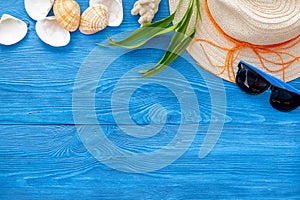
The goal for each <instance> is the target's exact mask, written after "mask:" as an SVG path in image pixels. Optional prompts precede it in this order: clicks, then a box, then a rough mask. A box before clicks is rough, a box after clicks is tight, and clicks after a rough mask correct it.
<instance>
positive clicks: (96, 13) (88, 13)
mask: <svg viewBox="0 0 300 200" xmlns="http://www.w3.org/2000/svg"><path fill="white" fill-rule="evenodd" d="M107 25H108V11H107V8H106V6H104V5H101V4H99V5H95V6H90V7H89V8H88V9H86V10H85V11H84V12H83V13H82V16H81V21H80V27H79V30H80V32H81V33H83V34H93V33H97V32H98V31H101V30H103V29H104V28H106V26H107Z"/></svg>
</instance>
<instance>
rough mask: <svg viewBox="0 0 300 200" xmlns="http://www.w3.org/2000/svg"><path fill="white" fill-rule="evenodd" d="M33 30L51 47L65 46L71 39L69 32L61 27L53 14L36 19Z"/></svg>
mask: <svg viewBox="0 0 300 200" xmlns="http://www.w3.org/2000/svg"><path fill="white" fill-rule="evenodd" d="M35 30H36V33H37V35H38V36H39V38H40V39H41V40H42V41H43V42H45V43H46V44H49V45H51V46H53V47H62V46H66V45H67V44H69V42H70V39H71V36H70V32H69V31H67V30H65V29H64V28H62V27H61V26H60V25H59V23H58V22H57V20H56V19H55V17H54V16H51V17H46V18H44V19H42V20H39V21H37V22H36V25H35Z"/></svg>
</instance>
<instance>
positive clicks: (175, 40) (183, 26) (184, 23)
mask: <svg viewBox="0 0 300 200" xmlns="http://www.w3.org/2000/svg"><path fill="white" fill-rule="evenodd" d="M193 8H194V2H193V1H192V3H191V2H190V5H189V7H188V9H187V10H186V13H185V14H184V16H183V18H182V20H181V21H180V22H179V24H178V26H179V28H178V29H177V32H175V33H174V35H173V37H172V39H171V41H170V44H169V46H168V49H167V51H166V53H165V55H164V56H163V58H162V59H161V60H160V61H159V62H158V63H163V62H164V61H165V60H166V59H168V57H169V55H170V54H171V53H172V52H173V51H174V49H175V47H176V46H177V45H178V44H179V43H180V42H181V41H182V39H183V38H184V36H185V32H186V30H187V27H188V25H189V22H190V20H191V17H192V15H193Z"/></svg>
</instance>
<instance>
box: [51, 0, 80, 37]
mask: <svg viewBox="0 0 300 200" xmlns="http://www.w3.org/2000/svg"><path fill="white" fill-rule="evenodd" d="M53 12H54V15H55V17H56V20H57V21H58V23H59V24H60V25H61V26H62V27H63V28H64V29H66V30H67V31H70V32H73V31H76V29H77V28H78V26H79V23H80V7H79V5H78V3H77V2H76V1H74V0H56V1H55V3H54V6H53Z"/></svg>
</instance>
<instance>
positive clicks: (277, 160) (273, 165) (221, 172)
mask: <svg viewBox="0 0 300 200" xmlns="http://www.w3.org/2000/svg"><path fill="white" fill-rule="evenodd" d="M78 3H79V4H80V6H81V9H82V10H84V9H86V8H87V7H88V1H87V0H78ZM123 4H124V21H123V23H122V25H121V26H120V27H109V28H107V29H105V30H104V31H102V32H100V33H97V34H95V35H91V36H86V35H83V34H81V33H80V32H79V31H76V32H74V33H72V34H71V37H72V39H71V42H70V44H69V45H68V46H67V47H62V48H53V47H50V46H48V45H46V44H44V43H43V42H41V41H40V40H39V39H38V37H37V35H36V33H35V28H34V27H35V22H34V21H33V20H31V19H30V18H29V16H28V15H27V14H26V12H25V9H24V3H23V1H22V0H12V1H1V3H0V15H2V14H4V13H7V14H11V15H14V16H16V17H18V18H20V19H23V20H25V21H27V22H28V23H29V25H30V26H29V32H28V34H27V36H26V37H25V38H24V40H22V41H21V42H20V43H18V44H16V45H13V46H1V45H0V70H1V73H0V199H100V198H101V199H300V170H299V169H300V124H299V121H300V112H299V111H300V110H299V108H298V109H297V110H295V111H293V112H290V113H281V112H278V111H276V110H273V109H272V108H271V106H270V105H269V103H268V97H269V95H270V92H269V91H268V92H265V93H264V94H261V95H259V96H249V95H247V94H244V93H243V92H240V91H239V90H238V89H237V87H236V86H235V85H234V84H232V83H229V82H225V81H222V80H220V79H217V78H215V77H213V76H212V75H210V74H209V73H207V72H205V71H204V70H202V69H201V68H197V69H196V68H195V67H194V66H193V65H192V64H191V63H189V62H192V59H191V58H190V57H189V55H187V54H184V56H183V57H181V58H179V59H178V60H176V62H174V63H173V64H172V66H171V68H170V70H171V69H172V70H171V71H167V72H168V73H164V74H160V75H158V76H156V77H155V78H152V79H148V80H147V81H146V80H145V84H144V85H142V82H143V80H138V81H139V83H141V86H140V87H137V88H131V87H135V85H134V84H133V86H131V85H130V84H131V83H132V82H134V81H137V80H134V79H132V78H133V77H134V76H131V75H129V78H128V77H127V79H126V81H127V82H126V81H125V82H124V83H125V84H124V83H123V84H122V82H121V81H120V80H124V76H126V73H127V72H129V71H132V70H133V71H135V70H136V69H138V68H145V67H149V66H150V65H151V63H154V62H156V61H158V59H159V58H160V56H162V54H163V50H160V49H159V47H151V46H150V47H149V48H143V49H139V50H133V51H128V52H126V51H123V50H120V49H118V48H115V49H110V48H107V49H106V48H101V47H97V46H96V45H95V43H96V42H103V41H105V40H106V35H107V34H109V35H111V36H112V37H115V38H120V34H121V35H122V33H124V34H126V32H127V33H128V31H132V30H134V29H136V28H138V27H139V24H138V23H137V20H138V17H137V16H131V14H130V10H131V8H132V6H133V4H134V1H133V0H128V1H124V2H123ZM168 14H169V12H168V2H167V1H166V0H163V1H162V3H161V6H160V10H159V12H158V14H157V15H156V18H155V19H160V18H163V17H165V16H167V15H168ZM162 41H164V42H162ZM153 43H155V44H159V45H161V46H162V48H165V46H166V45H167V43H168V42H167V40H165V39H164V38H163V39H162V40H161V41H160V40H158V41H154V42H153ZM159 45H158V46H159ZM95 52H96V53H95ZM112 52H116V53H115V54H114V53H112ZM93 53H95V54H94V55H93ZM116 56H117V57H116ZM111 60H112V63H111V64H109V61H111ZM103 63H106V64H107V63H108V64H109V66H107V68H105V71H104V72H103V74H102V76H101V77H99V80H95V79H93V78H91V77H94V74H97V71H90V73H88V72H89V71H88V72H85V74H83V75H82V74H81V75H82V77H86V80H79V81H82V82H81V83H79V84H78V76H80V74H79V75H78V73H79V72H81V71H80V70H82V68H83V67H86V66H87V67H91V66H92V68H91V69H93V70H97V66H99V70H100V69H102V68H103V65H104V64H103ZM89 65H90V66H89ZM95 66H96V67H95ZM299 66H300V65H299ZM174 71H177V72H178V73H180V74H181V76H182V77H184V79H181V78H180V76H177V75H176V73H175V72H174ZM169 72H174V73H169ZM132 74H134V73H132ZM135 75H137V74H135ZM130 77H131V78H130ZM94 78H95V77H94ZM96 78H97V77H96ZM149 80H152V81H156V83H154V84H151V82H150V81H149ZM95 81H97V82H96V83H97V84H96V85H97V88H96V89H95V90H93V89H92V88H91V87H90V84H92V83H95ZM130 81H131V82H130ZM118 83H120V84H119V86H118V89H116V87H117V85H118ZM159 83H167V84H168V85H161V84H159ZM290 83H291V84H292V85H293V86H295V87H296V88H300V79H297V80H295V81H292V82H290ZM187 85H189V86H190V87H189V88H188V87H187ZM81 86H82V88H80V87H81ZM170 88H175V89H174V90H171V89H170ZM191 88H192V91H191V90H190V89H191ZM130 89H132V94H130V95H131V96H130V97H128V94H129V93H130ZM74 91H77V93H78V91H82V93H80V92H79V93H80V94H81V96H80V95H79V96H80V97H81V98H82V99H81V102H79V103H78V102H75V104H74V102H72V101H73V100H74ZM174 91H175V92H174ZM91 92H95V94H94V99H92V100H90V99H88V97H89V94H90V93H91ZM176 92H179V94H180V95H177V94H176ZM116 93H117V95H119V96H117V97H116V100H114V99H112V96H114V95H115V94H116ZM212 93H215V94H212ZM218 93H219V94H220V96H219V98H217V99H213V98H215V97H216V94H218ZM85 94H86V95H87V96H86V99H85V96H84V95H85ZM223 94H225V95H226V97H224V98H223V97H222V95H223ZM195 98H196V100H197V102H196V107H193V106H194V105H191V106H190V107H189V106H188V108H187V112H185V113H184V115H183V114H182V112H181V109H182V108H183V107H184V106H183V105H181V104H180V102H183V103H184V105H189V104H193V103H190V102H189V101H194V100H195ZM91 102H92V104H93V103H94V104H95V107H91V104H90V103H91ZM194 103H195V102H194ZM225 104H226V112H225V113H223V112H221V111H220V112H221V113H214V111H212V110H213V106H216V107H218V105H225ZM74 105H76V106H74ZM113 106H115V110H112V107H113ZM89 109H92V110H94V112H95V115H96V118H97V119H96V121H97V123H96V124H94V123H93V120H92V117H91V116H89V115H88V113H86V112H85V111H86V110H89ZM220 110H222V109H220ZM80 114H81V115H80ZM85 114H86V115H85ZM126 114H129V116H130V117H131V120H128V119H126V117H124V116H126ZM75 115H77V118H78V115H79V118H80V120H82V121H83V122H84V123H83V124H77V122H78V120H77V121H76V116H75ZM123 117H124V118H123ZM80 120H79V121H80ZM122 120H123V121H122ZM223 120H224V123H223ZM211 124H214V125H215V126H216V127H222V126H223V129H222V131H221V132H220V138H219V139H218V138H217V137H218V134H219V132H218V130H217V129H216V130H215V132H216V133H215V136H214V138H215V139H216V140H217V139H218V140H217V143H216V145H215V146H214V147H213V149H212V151H211V152H210V153H209V154H208V155H207V156H206V157H204V158H202V159H200V158H199V150H201V147H202V146H203V143H204V138H205V136H206V134H207V133H208V132H210V134H214V130H209V126H210V125H211ZM76 125H77V126H76ZM180 125H181V126H183V127H185V128H184V130H185V132H184V133H183V134H186V135H187V136H188V135H192V134H193V133H192V131H191V130H192V129H195V127H196V132H195V133H196V134H195V135H194V137H190V139H193V140H192V143H191V145H190V146H188V148H186V149H184V150H186V151H183V153H182V155H181V156H179V158H178V159H176V160H175V161H174V162H172V163H169V164H168V163H167V164H166V166H165V167H162V168H160V169H157V170H155V171H149V172H144V173H143V171H142V170H141V169H139V168H137V167H135V165H134V164H133V165H132V166H131V165H130V163H129V164H128V166H125V165H124V163H122V157H118V158H114V153H115V152H113V151H112V152H110V151H111V150H110V149H107V150H106V151H107V155H108V156H107V157H105V156H106V154H104V155H100V156H102V159H103V158H104V160H105V158H106V159H107V160H109V159H112V160H114V159H118V161H120V163H119V164H116V165H118V166H119V167H121V168H122V166H123V167H124V166H125V167H127V168H126V169H127V171H128V170H129V171H131V172H124V171H126V170H120V169H116V168H118V166H117V167H115V168H114V167H111V166H108V165H106V164H105V163H104V162H103V160H102V161H101V160H99V159H96V158H95V155H96V154H95V153H94V152H90V151H88V150H87V147H86V145H84V142H83V140H82V138H80V137H81V135H80V130H81V128H82V127H83V128H84V127H87V126H93V127H97V128H99V127H100V128H101V130H102V132H104V134H105V135H106V136H107V138H109V139H110V140H111V141H112V143H113V144H114V145H116V146H118V147H119V148H121V149H124V150H126V151H127V152H133V153H141V154H143V153H149V152H155V151H158V150H159V149H161V148H162V147H163V146H166V145H168V143H170V142H171V141H172V138H174V137H176V131H177V130H178V129H179V126H180ZM218 125H219V126H218ZM156 126H162V129H161V131H160V132H158V133H157V134H153V135H152V136H151V137H146V136H147V134H144V133H141V134H142V136H143V138H141V137H138V135H135V136H133V135H130V134H129V133H125V131H124V129H126V128H128V129H130V128H131V127H133V129H131V131H133V132H137V131H135V130H139V129H138V128H139V127H140V128H141V127H142V128H144V129H145V132H147V131H148V130H151V128H153V129H156ZM124 127H125V128H124ZM135 128H136V129H135ZM141 130H142V129H141ZM92 134H93V133H92V132H91V135H92ZM143 134H144V135H143ZM98 142H99V141H98ZM100 142H101V141H100ZM177 142H179V143H184V141H177ZM211 142H212V141H211ZM100 145H101V144H100ZM181 150H182V149H176V148H174V151H175V152H176V151H181ZM117 156H118V154H117V153H116V154H115V157H117ZM166 158H168V156H166ZM154 159H155V158H154ZM124 162H125V161H124ZM152 162H153V161H152ZM152 162H150V161H149V160H147V159H145V160H144V161H143V163H142V165H144V166H145V167H146V168H147V166H151V165H155V163H152ZM155 162H157V163H160V162H163V160H161V161H160V160H159V159H158V160H157V161H155ZM125 164H126V163H125ZM121 165H122V166H121ZM131 167H132V168H131Z"/></svg>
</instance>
